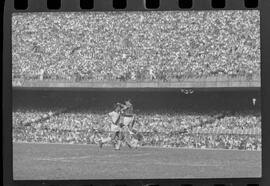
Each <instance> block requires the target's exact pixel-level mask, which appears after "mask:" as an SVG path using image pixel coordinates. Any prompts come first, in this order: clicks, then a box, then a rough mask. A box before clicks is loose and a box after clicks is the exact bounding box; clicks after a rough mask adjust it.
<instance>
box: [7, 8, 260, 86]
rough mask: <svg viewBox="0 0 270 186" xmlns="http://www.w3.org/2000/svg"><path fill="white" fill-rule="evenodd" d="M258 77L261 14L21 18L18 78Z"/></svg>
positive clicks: (15, 43)
mask: <svg viewBox="0 0 270 186" xmlns="http://www.w3.org/2000/svg"><path fill="white" fill-rule="evenodd" d="M216 76H224V77H230V78H234V77H235V78H237V77H245V78H247V79H252V78H254V77H259V76H260V14H259V11H181V12H178V11H167V12H161V11H160V12H157V11H155V12H151V11H150V12H128V13H127V12H85V13H79V12H76V13H75V12H69V13H64V12H63V13H60V12H57V13H53V12H51V13H16V14H13V17H12V77H13V79H21V80H37V79H39V80H68V81H165V82H166V81H181V80H183V79H189V78H195V79H196V78H208V77H216Z"/></svg>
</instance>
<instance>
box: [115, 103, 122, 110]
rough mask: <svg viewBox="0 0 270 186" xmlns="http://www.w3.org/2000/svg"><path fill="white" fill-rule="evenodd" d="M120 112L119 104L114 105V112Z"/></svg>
mask: <svg viewBox="0 0 270 186" xmlns="http://www.w3.org/2000/svg"><path fill="white" fill-rule="evenodd" d="M120 110H121V106H120V105H119V104H115V105H114V111H116V112H119V111H120Z"/></svg>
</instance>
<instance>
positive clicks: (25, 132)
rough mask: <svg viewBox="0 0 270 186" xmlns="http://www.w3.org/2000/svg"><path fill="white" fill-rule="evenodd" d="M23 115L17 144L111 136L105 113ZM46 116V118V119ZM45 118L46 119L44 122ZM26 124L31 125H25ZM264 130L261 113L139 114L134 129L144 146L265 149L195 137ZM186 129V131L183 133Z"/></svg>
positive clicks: (249, 140) (255, 140)
mask: <svg viewBox="0 0 270 186" xmlns="http://www.w3.org/2000/svg"><path fill="white" fill-rule="evenodd" d="M49 113H50V114H48V112H47V113H46V112H45V111H23V110H17V111H14V112H13V141H15V142H45V143H72V144H93V143H97V139H96V138H97V135H96V134H97V133H98V134H99V136H104V137H106V136H108V134H109V132H110V118H109V116H108V115H107V114H106V113H105V112H93V111H90V110H89V111H83V112H81V111H76V110H73V111H65V110H64V109H62V111H49ZM44 116H46V117H44ZM40 118H43V119H40ZM25 120H27V121H30V122H25ZM215 126H219V127H223V128H231V129H233V128H234V127H235V128H241V129H249V128H260V127H261V116H260V114H259V113H258V112H252V111H250V112H246V113H244V112H243V113H234V115H233V116H230V115H226V112H224V113H222V114H213V113H209V114H202V113H184V112H182V113H165V112H164V113H152V114H150V113H139V114H138V115H137V122H136V123H135V125H134V128H135V129H136V130H137V131H138V133H140V134H141V136H142V139H141V141H140V145H142V146H147V145H149V146H159V147H187V148H222V149H246V150H259V149H261V141H260V140H261V137H260V136H259V135H243V134H239V135H237V134H195V133H192V129H193V128H197V127H201V128H211V127H215ZM183 129H184V130H183Z"/></svg>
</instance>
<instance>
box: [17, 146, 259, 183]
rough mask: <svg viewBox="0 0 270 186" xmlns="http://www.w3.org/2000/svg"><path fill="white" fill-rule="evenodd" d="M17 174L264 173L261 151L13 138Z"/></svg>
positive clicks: (218, 175) (193, 175) (34, 177)
mask: <svg viewBox="0 0 270 186" xmlns="http://www.w3.org/2000/svg"><path fill="white" fill-rule="evenodd" d="M13 176H14V179H15V180H40V179H42V180H47V179H49V180H56V179H57V180H58V179H61V180H65V179H69V180H70V179H74V180H76V179H136V178H137V179H145V178H211V177H214V178H221V177H222V178H232V177H260V176H261V152H260V151H239V150H200V149H179V148H178V149H177V148H175V149H174V148H151V147H149V148H148V147H143V148H139V149H132V150H131V149H128V148H125V147H124V148H122V149H121V150H120V151H115V150H113V149H112V147H108V146H106V147H104V148H102V149H99V148H98V146H96V145H69V144H66V145H64V144H31V143H13Z"/></svg>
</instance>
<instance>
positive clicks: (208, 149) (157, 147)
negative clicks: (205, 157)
mask: <svg viewBox="0 0 270 186" xmlns="http://www.w3.org/2000/svg"><path fill="white" fill-rule="evenodd" d="M13 144H44V145H76V146H97V147H98V145H96V144H72V143H46V142H13ZM139 148H156V149H188V150H206V151H243V152H244V151H249V152H261V150H239V149H221V148H213V149H211V148H193V147H192V148H188V147H159V146H139V147H138V149H139Z"/></svg>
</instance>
